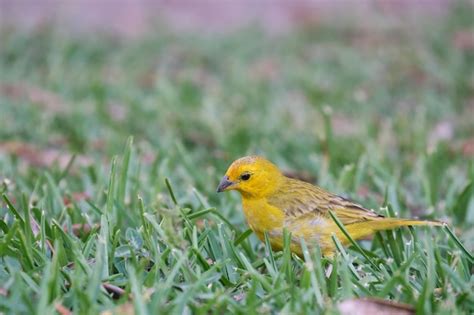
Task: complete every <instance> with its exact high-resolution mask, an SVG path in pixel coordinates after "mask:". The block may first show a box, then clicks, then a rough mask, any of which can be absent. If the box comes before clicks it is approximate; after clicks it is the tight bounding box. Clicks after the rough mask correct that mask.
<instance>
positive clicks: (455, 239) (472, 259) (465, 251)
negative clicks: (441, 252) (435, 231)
mask: <svg viewBox="0 0 474 315" xmlns="http://www.w3.org/2000/svg"><path fill="white" fill-rule="evenodd" d="M444 230H445V231H446V232H448V235H449V237H451V239H452V240H453V241H454V243H455V244H456V245H457V246H458V247H459V249H461V251H462V252H463V253H464V254H465V255H466V256H467V258H468V259H469V261H470V262H471V263H474V256H473V255H472V254H471V253H470V252H469V251H468V250H467V249H466V247H464V245H463V244H462V243H461V241H460V240H459V238H458V237H457V236H456V235H455V234H454V233H453V231H451V229H450V228H449V226H447V225H445V226H444Z"/></svg>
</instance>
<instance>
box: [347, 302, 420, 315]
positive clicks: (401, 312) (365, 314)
mask: <svg viewBox="0 0 474 315" xmlns="http://www.w3.org/2000/svg"><path fill="white" fill-rule="evenodd" d="M338 309H339V311H340V312H341V314H342V315H411V314H415V310H414V309H413V307H412V306H411V305H408V304H404V303H398V302H395V301H391V300H383V299H378V298H360V299H357V298H354V299H349V300H345V301H343V302H341V303H340V304H339V305H338Z"/></svg>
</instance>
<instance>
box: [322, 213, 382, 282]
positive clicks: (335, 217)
mask: <svg viewBox="0 0 474 315" xmlns="http://www.w3.org/2000/svg"><path fill="white" fill-rule="evenodd" d="M329 214H330V215H331V218H332V219H333V220H334V222H335V223H336V224H337V226H338V227H339V229H340V230H341V232H342V233H343V234H344V236H345V237H346V238H347V239H348V240H349V241H350V242H351V244H352V245H353V246H354V247H355V248H357V250H358V251H359V252H360V253H361V254H362V256H364V258H365V259H367V261H368V262H369V263H370V264H371V265H372V266H373V267H374V268H375V269H376V270H379V269H380V268H379V267H378V266H377V264H375V263H374V262H373V261H372V259H371V258H370V257H369V255H367V254H366V252H365V250H364V249H362V247H360V246H359V244H357V242H356V241H354V239H353V238H352V237H351V236H350V235H349V233H348V232H347V230H346V228H345V227H344V224H342V222H341V221H339V219H338V218H337V216H336V214H334V212H333V211H332V210H329ZM379 280H380V279H379Z"/></svg>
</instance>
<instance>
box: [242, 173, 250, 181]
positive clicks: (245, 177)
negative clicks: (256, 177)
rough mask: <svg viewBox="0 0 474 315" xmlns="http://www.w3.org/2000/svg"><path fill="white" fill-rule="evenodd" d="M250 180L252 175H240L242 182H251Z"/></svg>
mask: <svg viewBox="0 0 474 315" xmlns="http://www.w3.org/2000/svg"><path fill="white" fill-rule="evenodd" d="M249 178H250V174H249V173H245V174H242V175H240V179H241V180H249Z"/></svg>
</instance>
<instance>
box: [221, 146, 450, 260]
mask: <svg viewBox="0 0 474 315" xmlns="http://www.w3.org/2000/svg"><path fill="white" fill-rule="evenodd" d="M230 190H236V191H238V192H239V193H240V195H241V197H242V209H243V212H244V215H245V218H246V221H247V223H248V225H249V227H250V229H251V230H252V231H253V232H254V233H255V234H256V235H257V237H258V238H259V239H260V240H261V241H263V242H264V241H265V233H266V234H267V235H268V238H269V241H270V244H271V247H272V249H273V250H275V251H280V250H282V249H283V247H284V245H283V244H284V241H283V239H284V233H285V232H284V231H285V229H286V230H287V231H288V232H289V233H290V235H291V237H290V250H291V251H292V252H293V253H295V254H296V255H298V256H300V257H303V249H302V247H301V239H303V240H304V242H305V244H307V246H308V248H314V247H315V246H317V245H318V246H319V248H320V250H321V253H322V255H323V256H333V255H334V253H335V252H336V245H335V243H334V241H333V239H332V235H335V236H336V237H337V238H338V239H339V240H340V241H341V243H342V244H343V245H344V246H346V245H349V244H350V243H351V241H350V240H349V239H348V238H347V237H346V236H345V234H344V232H343V231H342V230H341V228H340V227H339V226H338V225H337V224H336V222H335V221H334V220H333V219H332V217H331V215H330V211H332V213H333V214H334V215H335V216H336V217H337V218H338V219H339V221H340V222H341V223H342V224H343V226H344V228H345V229H346V231H347V233H348V234H349V235H350V236H351V238H352V239H353V240H360V239H364V238H367V237H369V236H371V235H373V234H374V233H375V232H377V231H382V230H390V229H394V228H397V227H402V226H414V225H429V226H441V225H443V223H442V222H438V221H421V220H415V219H400V218H391V217H385V216H383V215H381V214H378V213H376V212H375V211H373V210H369V209H367V208H365V207H363V206H361V205H360V204H357V203H355V202H353V201H351V200H348V199H346V198H344V197H341V196H339V195H337V194H333V193H331V192H329V191H326V190H325V189H323V188H321V187H318V186H315V185H313V184H311V183H308V182H304V181H301V180H298V179H295V178H290V177H287V176H285V175H284V174H283V173H282V172H281V171H280V169H279V168H278V167H277V166H276V165H275V164H273V163H272V162H270V161H269V160H267V159H266V158H264V157H262V156H257V155H251V156H245V157H242V158H239V159H237V160H235V161H234V162H233V163H232V164H231V165H230V166H229V168H228V169H227V171H226V173H225V175H224V177H223V178H222V180H221V181H220V183H219V186H218V187H217V192H218V193H220V192H224V191H230ZM316 244H317V245H316Z"/></svg>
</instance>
